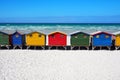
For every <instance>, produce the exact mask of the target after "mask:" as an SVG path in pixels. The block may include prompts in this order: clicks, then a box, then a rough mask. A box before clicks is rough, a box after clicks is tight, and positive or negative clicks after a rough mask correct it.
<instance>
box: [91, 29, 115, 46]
mask: <svg viewBox="0 0 120 80" xmlns="http://www.w3.org/2000/svg"><path fill="white" fill-rule="evenodd" d="M112 36H113V35H112V34H110V33H107V32H101V31H99V32H96V33H94V34H92V45H93V47H110V46H112Z"/></svg>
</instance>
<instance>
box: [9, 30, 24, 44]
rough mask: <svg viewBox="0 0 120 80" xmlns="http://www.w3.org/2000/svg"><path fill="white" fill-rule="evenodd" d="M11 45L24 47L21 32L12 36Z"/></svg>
mask: <svg viewBox="0 0 120 80" xmlns="http://www.w3.org/2000/svg"><path fill="white" fill-rule="evenodd" d="M11 44H12V45H13V46H22V45H23V35H22V34H20V33H19V32H17V31H16V32H15V33H13V34H12V35H11Z"/></svg>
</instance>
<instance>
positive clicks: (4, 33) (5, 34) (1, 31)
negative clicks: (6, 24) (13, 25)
mask: <svg viewBox="0 0 120 80" xmlns="http://www.w3.org/2000/svg"><path fill="white" fill-rule="evenodd" d="M0 33H2V34H5V35H9V34H8V33H6V32H4V31H0Z"/></svg>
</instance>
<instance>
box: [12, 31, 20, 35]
mask: <svg viewBox="0 0 120 80" xmlns="http://www.w3.org/2000/svg"><path fill="white" fill-rule="evenodd" d="M16 33H17V34H19V35H22V34H21V33H20V32H18V31H16V32H14V33H13V34H12V35H15V34H16Z"/></svg>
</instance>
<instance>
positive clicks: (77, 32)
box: [70, 31, 90, 36]
mask: <svg viewBox="0 0 120 80" xmlns="http://www.w3.org/2000/svg"><path fill="white" fill-rule="evenodd" d="M81 33H82V34H85V35H88V36H90V34H89V33H85V32H81V31H76V32H73V33H71V34H70V35H71V36H73V35H76V34H81Z"/></svg>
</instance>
